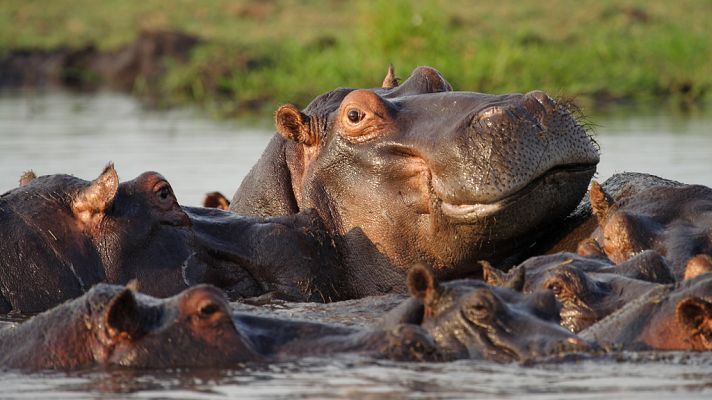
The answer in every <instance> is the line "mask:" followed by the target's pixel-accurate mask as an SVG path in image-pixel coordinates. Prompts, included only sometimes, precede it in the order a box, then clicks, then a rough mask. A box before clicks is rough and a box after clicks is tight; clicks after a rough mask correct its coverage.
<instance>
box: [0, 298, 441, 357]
mask: <svg viewBox="0 0 712 400" xmlns="http://www.w3.org/2000/svg"><path fill="white" fill-rule="evenodd" d="M344 352H348V353H358V354H363V355H371V356H375V357H388V358H393V359H397V360H416V361H421V360H434V359H437V357H438V353H437V350H436V349H435V346H434V343H433V342H432V339H431V338H430V337H429V336H428V335H427V334H426V333H425V332H424V331H423V330H422V329H421V328H419V327H417V326H415V325H401V326H397V327H393V328H392V329H387V330H383V329H381V330H379V329H370V330H367V329H356V328H348V327H344V326H338V325H329V324H320V323H314V322H307V321H297V320H286V319H279V318H270V317H260V316H256V315H250V314H244V313H238V314H233V313H232V312H231V310H230V307H229V305H228V303H227V300H226V298H225V296H224V294H223V293H222V291H220V290H218V289H217V288H215V287H213V286H209V285H198V286H195V287H192V288H189V289H186V290H185V291H183V292H181V293H179V294H178V295H176V296H173V297H171V298H168V299H163V300H160V299H156V298H154V297H150V296H147V295H143V294H140V293H137V292H134V291H133V290H132V289H129V288H126V287H122V286H116V285H107V284H99V285H97V286H95V287H93V288H92V289H91V290H89V291H88V292H87V293H86V294H84V295H83V296H81V297H79V298H76V299H74V300H71V301H69V302H66V303H64V304H62V305H59V306H57V307H55V308H53V309H51V310H49V311H46V312H44V313H42V314H39V315H37V316H35V317H33V318H31V319H29V320H27V321H25V322H22V323H19V324H17V325H15V326H12V327H9V328H4V329H2V330H0V368H19V369H28V370H36V369H60V370H72V369H81V368H89V367H95V366H102V367H107V366H121V367H130V368H181V367H237V366H238V365H239V364H240V363H246V362H270V361H280V360H286V359H294V358H298V357H302V356H318V355H331V354H335V353H344Z"/></svg>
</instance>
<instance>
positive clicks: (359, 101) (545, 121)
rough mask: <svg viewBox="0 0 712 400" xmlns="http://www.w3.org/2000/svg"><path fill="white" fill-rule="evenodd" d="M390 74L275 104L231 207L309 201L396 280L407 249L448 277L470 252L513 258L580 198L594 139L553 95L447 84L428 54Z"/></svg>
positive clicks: (298, 206) (287, 206)
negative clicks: (400, 79)
mask: <svg viewBox="0 0 712 400" xmlns="http://www.w3.org/2000/svg"><path fill="white" fill-rule="evenodd" d="M389 75H390V76H391V79H389V78H388V77H387V78H386V80H385V82H384V87H383V88H379V89H336V90H334V91H331V92H329V93H326V94H323V95H321V96H319V97H317V98H316V99H315V100H314V101H313V102H312V103H311V104H310V105H309V106H308V107H307V108H305V109H304V110H303V111H300V110H299V109H297V108H296V107H295V106H292V105H285V106H282V107H280V108H279V109H278V110H277V113H276V126H277V131H278V134H277V135H275V137H274V138H273V139H272V141H271V142H270V144H269V145H268V147H267V149H266V150H265V152H264V153H263V155H262V157H261V159H260V160H259V161H258V163H257V164H256V165H255V166H254V167H253V169H252V171H251V172H250V174H249V175H248V176H247V177H246V178H245V180H244V181H243V182H242V184H241V186H240V188H239V189H238V190H237V192H236V193H235V196H234V198H233V201H232V203H231V205H230V210H232V211H234V212H236V213H238V214H242V215H253V216H274V215H287V214H295V213H299V212H303V211H304V210H307V209H314V210H316V212H317V214H318V215H319V217H320V218H322V220H323V221H324V224H325V226H326V227H327V228H328V229H329V230H330V232H333V233H335V234H338V235H340V236H342V237H343V238H344V242H345V245H346V246H347V247H348V248H349V250H348V251H349V252H350V253H351V254H352V255H353V256H354V258H362V257H364V253H369V252H373V251H377V252H379V253H380V254H382V255H383V256H384V257H385V258H386V261H387V262H388V263H389V264H392V265H394V266H395V267H396V269H398V270H399V271H400V273H399V274H396V275H394V276H393V277H392V278H389V277H379V279H378V284H380V285H382V286H383V287H384V288H389V287H390V288H391V289H388V290H403V289H404V288H403V287H402V283H401V282H402V277H403V274H404V272H405V270H407V269H408V268H410V266H411V265H412V264H413V263H415V262H425V263H426V264H428V265H433V266H434V270H435V272H436V274H437V275H438V277H439V278H443V279H449V278H455V277H462V276H466V275H475V276H477V275H479V273H480V270H479V267H478V265H477V264H476V261H477V260H480V259H489V260H492V261H493V262H500V261H502V262H504V260H505V259H509V260H510V261H509V262H514V261H516V260H518V259H521V257H523V256H524V255H525V253H526V251H527V249H528V248H529V246H530V245H531V244H532V243H534V241H536V239H537V237H538V236H539V235H543V234H545V233H546V231H547V229H550V228H551V227H553V226H555V225H556V224H557V222H558V221H560V220H561V219H563V218H564V217H565V216H566V215H567V214H569V212H570V211H571V210H572V209H573V208H574V207H575V206H576V204H578V202H579V201H580V199H581V197H582V195H583V193H584V192H585V190H586V186H587V185H588V182H589V180H590V178H591V176H592V174H593V173H594V171H595V165H596V164H597V163H598V151H597V147H596V146H595V144H594V143H593V141H592V140H591V139H590V138H589V136H588V135H587V134H586V132H585V130H584V129H583V128H582V127H581V125H579V124H578V123H577V122H576V120H575V118H574V116H573V115H572V113H571V112H570V111H569V109H568V108H567V107H566V106H565V105H562V104H558V103H556V102H554V101H553V100H552V99H551V98H549V97H548V96H546V95H545V94H544V93H542V92H530V93H527V94H524V95H521V94H509V95H500V96H496V95H487V94H481V93H473V92H453V91H452V87H451V85H450V84H449V83H448V82H447V81H446V80H445V79H444V78H443V77H442V76H441V75H440V73H438V72H437V71H435V70H434V69H432V68H428V67H420V68H417V69H416V70H415V71H413V73H412V75H411V77H410V78H409V79H408V80H406V81H405V82H404V83H403V84H402V85H400V86H395V84H396V80H395V79H394V78H393V77H392V75H393V74H392V73H390V74H389ZM353 243H356V244H357V246H356V247H357V248H355V249H354V248H353ZM365 274H368V275H375V274H374V272H372V271H369V270H365ZM365 284H368V285H373V284H374V283H373V282H366V283H365ZM399 285H401V286H399ZM379 290H381V291H383V290H384V289H379ZM365 291H367V290H365Z"/></svg>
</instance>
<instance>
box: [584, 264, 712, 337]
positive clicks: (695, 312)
mask: <svg viewBox="0 0 712 400" xmlns="http://www.w3.org/2000/svg"><path fill="white" fill-rule="evenodd" d="M581 337H583V338H585V339H588V340H595V341H596V342H597V343H599V344H601V345H602V346H604V347H607V348H611V349H631V350H643V349H656V350H696V351H710V350H712V274H709V273H708V274H703V275H700V276H698V277H696V278H694V279H691V280H687V281H685V282H683V283H680V284H677V285H665V286H661V287H658V288H655V289H652V290H651V291H649V292H648V293H646V294H645V295H643V296H641V297H639V298H638V299H636V300H634V301H632V302H631V303H629V304H627V305H626V306H625V307H623V308H621V309H620V310H618V311H617V312H615V313H613V314H611V315H609V316H608V317H606V318H605V319H603V320H601V321H600V322H598V323H596V324H594V325H593V326H591V327H590V328H588V329H586V330H584V331H583V332H581Z"/></svg>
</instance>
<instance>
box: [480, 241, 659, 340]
mask: <svg viewBox="0 0 712 400" xmlns="http://www.w3.org/2000/svg"><path fill="white" fill-rule="evenodd" d="M484 269H485V278H486V280H487V282H489V283H491V284H496V285H498V286H504V287H509V288H513V289H516V290H521V291H522V292H524V293H532V292H538V291H541V290H549V291H551V292H552V293H553V294H554V296H555V297H556V300H557V301H558V302H559V303H560V305H561V309H560V312H559V316H560V319H561V325H562V326H563V327H565V328H566V329H568V330H570V331H572V332H574V333H576V332H579V331H581V330H583V329H585V328H587V327H589V326H591V325H592V324H594V323H595V322H596V321H598V320H600V319H602V318H604V317H605V316H607V315H609V314H611V313H612V312H614V311H615V310H617V309H619V308H621V307H623V306H624V305H626V304H627V303H628V302H630V301H632V300H634V299H636V298H638V297H639V296H641V295H643V294H645V293H646V292H648V291H649V290H650V289H652V288H654V287H657V286H660V285H661V283H658V282H660V281H662V283H669V282H672V281H673V280H672V277H671V276H670V272H669V270H668V269H667V266H666V264H665V262H664V260H663V259H662V257H660V255H658V254H657V253H655V252H654V251H650V250H649V251H646V252H644V253H642V254H640V255H638V256H636V257H634V258H632V259H630V260H627V261H626V262H625V263H623V264H619V265H618V266H616V265H613V264H612V263H611V262H610V261H604V260H601V259H597V258H591V257H582V256H579V255H576V254H572V253H557V254H553V255H547V256H539V257H532V258H530V259H528V260H526V261H525V262H523V263H522V264H520V265H518V266H517V267H515V268H513V269H511V270H510V271H509V272H508V273H507V274H503V273H501V272H498V271H497V270H495V269H493V268H492V267H491V266H489V265H488V264H485V266H484ZM661 277H662V278H663V279H660V278H661ZM641 278H643V279H641Z"/></svg>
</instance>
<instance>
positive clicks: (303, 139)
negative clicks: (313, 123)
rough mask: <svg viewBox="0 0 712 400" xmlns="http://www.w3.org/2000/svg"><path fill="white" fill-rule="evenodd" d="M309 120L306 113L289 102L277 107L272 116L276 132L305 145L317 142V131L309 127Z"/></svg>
mask: <svg viewBox="0 0 712 400" xmlns="http://www.w3.org/2000/svg"><path fill="white" fill-rule="evenodd" d="M309 121H310V118H309V116H308V115H306V114H304V113H303V112H301V111H299V109H298V108H297V107H296V106H293V105H291V104H285V105H283V106H281V107H279V108H278V109H277V112H276V113H275V116H274V122H275V125H276V126H277V132H279V134H280V135H282V137H284V138H285V139H287V140H293V141H295V142H297V143H301V144H303V145H305V146H313V145H315V144H317V143H318V136H317V132H314V131H313V130H312V129H311V127H310V124H309Z"/></svg>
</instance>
